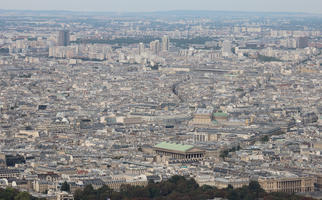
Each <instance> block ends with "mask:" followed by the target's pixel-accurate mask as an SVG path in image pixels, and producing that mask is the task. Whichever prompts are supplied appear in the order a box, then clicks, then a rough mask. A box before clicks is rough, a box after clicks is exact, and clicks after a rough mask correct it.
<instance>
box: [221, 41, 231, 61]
mask: <svg viewBox="0 0 322 200" xmlns="http://www.w3.org/2000/svg"><path fill="white" fill-rule="evenodd" d="M221 52H222V55H223V56H225V57H229V56H231V54H232V51H231V41H229V40H225V41H224V42H223V44H222V48H221Z"/></svg>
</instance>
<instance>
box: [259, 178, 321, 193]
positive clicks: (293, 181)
mask: <svg viewBox="0 0 322 200" xmlns="http://www.w3.org/2000/svg"><path fill="white" fill-rule="evenodd" d="M258 182H259V184H260V185H261V187H262V188H263V189H264V190H265V191H266V192H286V193H297V192H313V191H314V183H315V182H316V178H315V177H289V178H288V177H286V178H285V177H283V178H282V177H281V178H275V177H274V178H259V179H258Z"/></svg>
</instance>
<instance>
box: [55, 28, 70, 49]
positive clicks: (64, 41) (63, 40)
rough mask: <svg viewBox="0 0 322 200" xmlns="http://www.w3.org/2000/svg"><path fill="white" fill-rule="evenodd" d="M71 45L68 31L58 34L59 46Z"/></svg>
mask: <svg viewBox="0 0 322 200" xmlns="http://www.w3.org/2000/svg"><path fill="white" fill-rule="evenodd" d="M69 43H70V36H69V31H68V30H61V31H59V33H58V41H57V45H58V46H68V45H69Z"/></svg>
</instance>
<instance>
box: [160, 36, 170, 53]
mask: <svg viewBox="0 0 322 200" xmlns="http://www.w3.org/2000/svg"><path fill="white" fill-rule="evenodd" d="M169 46H170V39H169V37H168V36H166V35H165V36H163V37H162V51H168V50H169Z"/></svg>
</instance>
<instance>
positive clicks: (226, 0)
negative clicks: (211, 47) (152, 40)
mask: <svg viewBox="0 0 322 200" xmlns="http://www.w3.org/2000/svg"><path fill="white" fill-rule="evenodd" d="M0 9H25V10H77V11H116V12H126V11H163V10H229V11H235V10H238V11H276V12H279V11H288V12H313V13H322V0H0Z"/></svg>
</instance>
